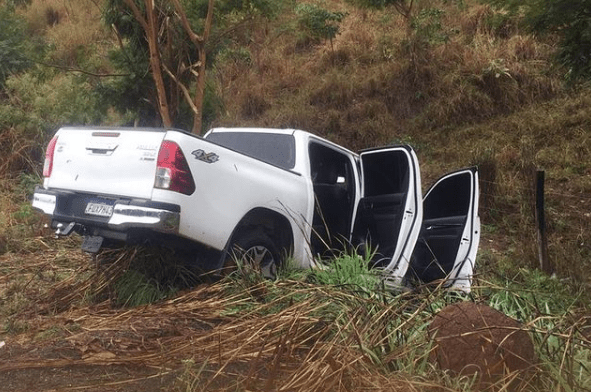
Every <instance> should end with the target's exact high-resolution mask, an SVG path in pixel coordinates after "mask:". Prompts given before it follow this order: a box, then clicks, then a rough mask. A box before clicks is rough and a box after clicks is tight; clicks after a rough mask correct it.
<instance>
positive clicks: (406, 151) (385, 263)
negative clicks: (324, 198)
mask: <svg viewBox="0 0 591 392" xmlns="http://www.w3.org/2000/svg"><path fill="white" fill-rule="evenodd" d="M361 173H362V193H361V196H362V197H361V199H360V201H359V205H358V206H357V214H356V218H355V224H354V228H353V235H352V239H353V243H355V244H364V245H366V246H367V248H368V249H369V251H370V252H375V255H374V257H373V259H372V261H373V262H374V266H375V267H379V268H383V269H384V270H385V272H386V280H387V283H392V284H394V285H400V284H401V282H402V279H403V277H404V275H405V274H406V271H407V269H408V265H409V261H410V257H411V255H412V252H413V249H414V246H415V243H416V241H417V238H418V235H419V231H420V228H421V221H422V214H423V208H422V203H421V202H422V200H421V195H422V193H421V178H420V172H419V164H418V160H417V157H416V155H415V153H414V151H413V150H412V148H411V147H410V146H395V147H387V148H379V149H371V150H365V151H363V152H362V153H361Z"/></svg>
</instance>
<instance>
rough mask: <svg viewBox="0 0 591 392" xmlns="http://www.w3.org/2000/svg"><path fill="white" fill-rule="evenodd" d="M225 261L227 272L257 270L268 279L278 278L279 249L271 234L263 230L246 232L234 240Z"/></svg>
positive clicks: (225, 270)
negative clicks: (270, 236)
mask: <svg viewBox="0 0 591 392" xmlns="http://www.w3.org/2000/svg"><path fill="white" fill-rule="evenodd" d="M229 249H230V250H229V253H228V255H227V256H226V260H225V262H224V272H225V273H226V274H228V273H232V272H233V271H236V270H238V271H243V272H248V271H256V272H258V273H260V274H261V275H262V276H263V277H265V278H268V279H276V278H277V266H278V265H279V251H278V250H277V247H276V246H275V243H274V242H273V240H271V238H269V236H267V235H266V234H265V233H263V232H261V231H254V232H246V233H243V234H242V235H239V236H238V238H237V239H236V240H234V241H233V242H232V246H230V248H229Z"/></svg>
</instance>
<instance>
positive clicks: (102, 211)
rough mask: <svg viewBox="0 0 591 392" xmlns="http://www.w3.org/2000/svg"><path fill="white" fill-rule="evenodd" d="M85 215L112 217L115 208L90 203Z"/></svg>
mask: <svg viewBox="0 0 591 392" xmlns="http://www.w3.org/2000/svg"><path fill="white" fill-rule="evenodd" d="M84 213H85V214H87V215H95V216H104V217H110V216H111V215H113V206H111V205H109V204H104V203H92V202H91V203H88V204H87V205H86V210H84Z"/></svg>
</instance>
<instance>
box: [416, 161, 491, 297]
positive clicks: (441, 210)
mask: <svg viewBox="0 0 591 392" xmlns="http://www.w3.org/2000/svg"><path fill="white" fill-rule="evenodd" d="M478 195H479V189H478V170H477V168H476V167H472V168H468V169H462V170H459V171H456V172H453V173H449V174H447V175H445V176H444V177H442V178H441V179H439V180H438V181H437V182H436V183H435V184H434V185H433V186H432V187H431V188H430V189H429V191H428V192H427V194H426V196H425V199H424V200H423V224H422V228H421V234H420V236H419V240H418V242H417V245H416V247H415V251H414V253H413V257H412V262H411V270H412V273H414V274H415V276H416V277H417V278H419V279H420V280H421V281H423V282H432V281H435V280H438V279H446V280H447V281H446V286H448V287H452V288H456V289H459V290H462V291H464V292H470V285H471V282H472V273H473V269H474V262H475V260H476V252H477V250H478V243H479V241H480V218H479V217H478Z"/></svg>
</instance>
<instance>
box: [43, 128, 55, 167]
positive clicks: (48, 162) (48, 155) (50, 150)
mask: <svg viewBox="0 0 591 392" xmlns="http://www.w3.org/2000/svg"><path fill="white" fill-rule="evenodd" d="M56 143H57V136H54V137H53V138H52V139H51V141H50V142H49V144H48V145H47V150H46V151H45V163H44V164H43V177H51V171H52V170H53V154H54V152H55V145H56Z"/></svg>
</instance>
